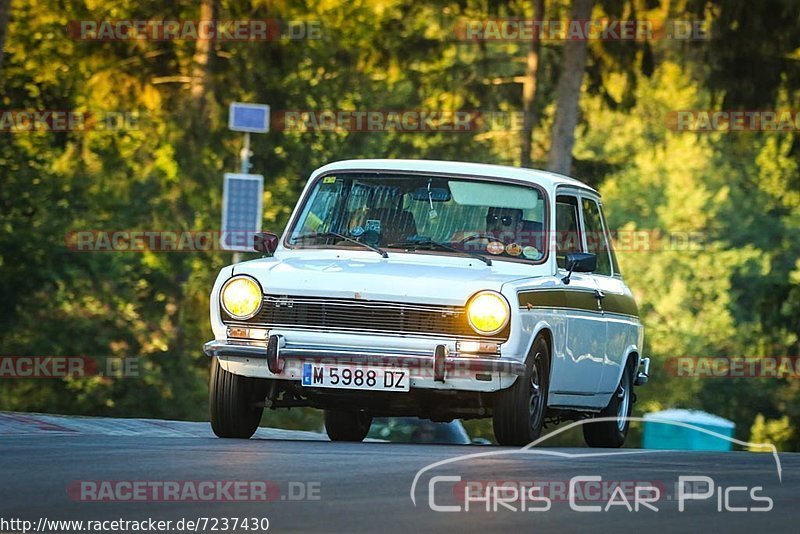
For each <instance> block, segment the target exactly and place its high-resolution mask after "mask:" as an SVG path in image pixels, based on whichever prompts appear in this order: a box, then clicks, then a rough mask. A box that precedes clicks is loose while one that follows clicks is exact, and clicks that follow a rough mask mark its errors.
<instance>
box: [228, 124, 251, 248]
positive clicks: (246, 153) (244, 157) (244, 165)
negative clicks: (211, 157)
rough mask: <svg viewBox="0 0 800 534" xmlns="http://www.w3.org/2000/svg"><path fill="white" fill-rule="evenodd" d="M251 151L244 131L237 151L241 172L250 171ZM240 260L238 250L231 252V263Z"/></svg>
mask: <svg viewBox="0 0 800 534" xmlns="http://www.w3.org/2000/svg"><path fill="white" fill-rule="evenodd" d="M252 155H253V153H252V152H251V151H250V132H245V133H244V144H243V145H242V150H241V151H240V152H239V159H240V160H241V168H240V171H239V172H241V173H242V174H249V173H250V156H252ZM240 261H242V255H241V254H240V253H239V252H234V253H233V263H239V262H240Z"/></svg>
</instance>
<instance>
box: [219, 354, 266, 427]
mask: <svg viewBox="0 0 800 534" xmlns="http://www.w3.org/2000/svg"><path fill="white" fill-rule="evenodd" d="M266 385H267V380H264V379H260V378H250V377H247V376H239V375H235V374H233V373H230V372H228V371H226V370H225V369H223V368H222V366H221V365H220V364H219V360H218V359H217V358H214V361H213V363H212V364H211V380H210V383H209V388H208V407H209V412H210V413H211V429H212V430H213V431H214V434H216V435H217V436H219V437H221V438H241V439H248V438H250V437H251V436H252V435H253V434H255V432H256V429H258V423H259V422H260V421H261V415H262V414H263V413H264V407H263V406H256V403H257V402H258V401H260V400H264V397H265V395H266Z"/></svg>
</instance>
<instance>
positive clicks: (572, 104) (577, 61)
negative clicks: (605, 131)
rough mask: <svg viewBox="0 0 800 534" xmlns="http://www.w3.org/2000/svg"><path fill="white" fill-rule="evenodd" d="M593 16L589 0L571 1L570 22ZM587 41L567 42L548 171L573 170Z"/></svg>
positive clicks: (561, 171)
mask: <svg viewBox="0 0 800 534" xmlns="http://www.w3.org/2000/svg"><path fill="white" fill-rule="evenodd" d="M591 16H592V0H572V7H571V9H570V20H575V21H586V20H589V19H590V18H591ZM586 46H587V43H586V40H585V39H584V40H576V41H567V42H566V43H564V52H563V55H562V61H561V76H560V77H559V79H558V87H557V94H558V97H557V98H558V100H557V101H556V116H555V119H554V121H553V130H552V135H551V145H550V157H549V158H548V162H547V169H548V170H550V171H553V172H558V173H561V174H569V172H570V168H571V167H572V147H573V145H574V144H575V126H576V125H577V124H578V103H579V101H580V97H581V83H582V82H583V71H584V70H585V68H586V53H587V50H586Z"/></svg>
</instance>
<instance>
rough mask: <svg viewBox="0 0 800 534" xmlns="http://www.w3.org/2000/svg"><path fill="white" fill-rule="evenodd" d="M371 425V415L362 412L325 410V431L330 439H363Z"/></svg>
mask: <svg viewBox="0 0 800 534" xmlns="http://www.w3.org/2000/svg"><path fill="white" fill-rule="evenodd" d="M371 425H372V416H370V415H368V414H365V413H363V412H343V411H339V410H325V431H326V432H327V433H328V437H329V438H330V440H331V441H363V439H364V438H365V437H367V433H368V432H369V427H370V426H371Z"/></svg>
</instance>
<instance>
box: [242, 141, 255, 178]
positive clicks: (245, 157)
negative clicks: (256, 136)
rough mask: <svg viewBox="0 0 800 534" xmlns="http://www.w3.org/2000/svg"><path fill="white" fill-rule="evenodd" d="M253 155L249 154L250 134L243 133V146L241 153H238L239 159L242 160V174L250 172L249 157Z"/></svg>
mask: <svg viewBox="0 0 800 534" xmlns="http://www.w3.org/2000/svg"><path fill="white" fill-rule="evenodd" d="M252 155H253V153H252V152H250V132H245V133H244V146H242V150H241V152H239V157H240V158H241V160H242V170H241V173H242V174H248V173H249V172H250V156H252Z"/></svg>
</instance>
